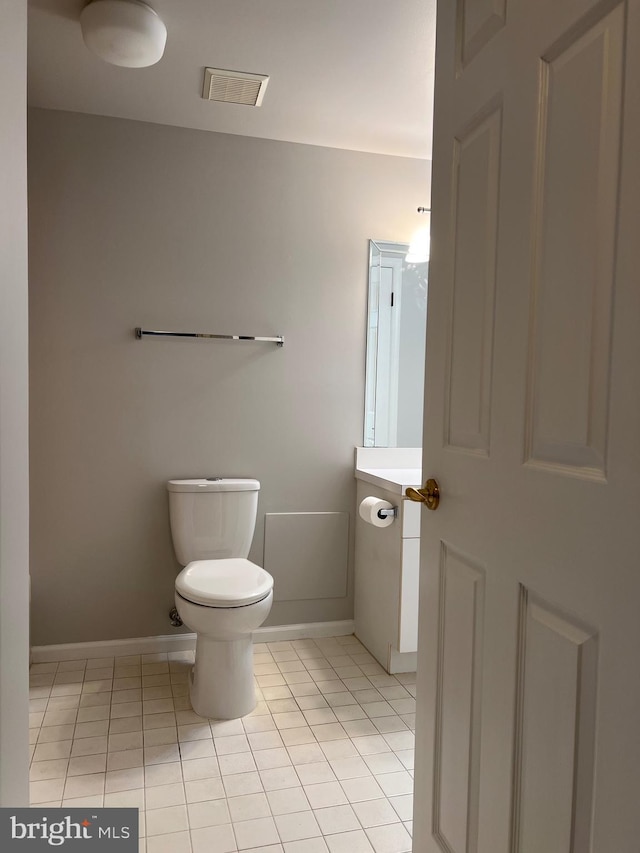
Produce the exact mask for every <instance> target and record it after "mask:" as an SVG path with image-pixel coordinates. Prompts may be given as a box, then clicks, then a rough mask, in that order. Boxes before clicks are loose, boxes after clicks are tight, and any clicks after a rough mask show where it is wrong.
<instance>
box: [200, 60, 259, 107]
mask: <svg viewBox="0 0 640 853" xmlns="http://www.w3.org/2000/svg"><path fill="white" fill-rule="evenodd" d="M268 82H269V77H268V75H266V74H246V73H245V72H243V71H223V70H222V69H220V68H205V70H204V88H203V90H202V97H203V98H204V99H205V101H223V102H225V103H227V104H246V106H248V107H259V106H260V104H261V103H262V99H263V98H264V91H265V89H266V88H267V83H268Z"/></svg>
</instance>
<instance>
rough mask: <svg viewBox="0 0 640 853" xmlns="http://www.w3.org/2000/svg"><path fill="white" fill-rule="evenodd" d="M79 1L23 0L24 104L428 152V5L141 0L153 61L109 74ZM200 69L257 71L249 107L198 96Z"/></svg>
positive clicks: (400, 0)
mask: <svg viewBox="0 0 640 853" xmlns="http://www.w3.org/2000/svg"><path fill="white" fill-rule="evenodd" d="M84 5H85V0H30V4H29V103H30V105H31V106H35V107H44V108H47V109H56V110H71V111H73V112H82V113H93V114H97V115H106V116H116V117H118V118H127V119H137V120H139V121H149V122H156V123H159V124H168V125H177V126H179V127H190V128H197V129H200V130H213V131H218V132H221V133H233V134H240V135H242V136H256V137H261V138H265V139H278V140H285V141H289V142H302V143H308V144H312V145H323V146H329V147H332V148H346V149H351V150H356V151H370V152H377V153H381V154H393V155H397V156H406V157H420V158H430V157H431V131H432V110H433V71H434V52H435V6H436V0H394V2H389V0H150V5H151V6H152V7H153V8H154V9H155V10H156V12H158V14H159V15H160V17H161V18H162V19H163V20H164V22H165V24H166V25H167V30H168V38H167V47H166V51H165V54H164V57H163V58H162V59H161V60H160V62H159V63H158V64H157V65H154V66H152V67H150V68H136V69H127V68H118V67H115V66H112V65H108V64H107V63H105V62H103V61H102V60H100V59H98V58H97V57H95V56H93V54H91V53H90V52H89V51H88V50H87V48H86V47H85V45H84V42H83V41H82V35H81V32H80V24H79V23H78V16H79V13H80V10H81V9H82V7H83V6H84ZM205 66H212V67H215V68H223V69H229V70H236V71H248V72H252V73H257V74H269V75H270V80H269V85H268V87H267V91H266V95H265V99H264V102H263V105H262V106H261V107H259V108H253V107H247V106H240V105H236V104H220V103H212V102H208V101H204V100H203V99H202V98H201V92H202V81H203V74H204V68H205Z"/></svg>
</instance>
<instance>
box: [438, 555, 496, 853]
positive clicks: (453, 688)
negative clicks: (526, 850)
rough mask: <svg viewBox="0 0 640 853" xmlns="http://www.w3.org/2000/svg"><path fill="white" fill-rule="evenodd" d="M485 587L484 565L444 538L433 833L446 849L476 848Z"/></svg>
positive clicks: (455, 852) (456, 852)
mask: <svg viewBox="0 0 640 853" xmlns="http://www.w3.org/2000/svg"><path fill="white" fill-rule="evenodd" d="M484 586H485V571H484V568H483V567H482V566H480V565H479V564H478V563H476V561H474V560H473V559H472V558H470V557H468V556H466V555H464V554H462V552H460V551H458V550H456V549H455V548H453V547H452V546H451V545H448V544H446V543H444V542H442V543H441V548H440V596H439V628H438V674H437V682H436V698H435V704H436V726H435V749H434V752H435V756H434V780H433V781H434V783H433V800H434V802H433V830H432V832H433V837H434V838H435V840H436V841H437V843H438V844H439V846H440V849H441V850H442V851H443V853H475V851H476V850H477V836H478V805H479V794H480V791H479V782H480V709H481V698H482V643H483V623H484Z"/></svg>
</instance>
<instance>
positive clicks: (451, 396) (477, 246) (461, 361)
mask: <svg viewBox="0 0 640 853" xmlns="http://www.w3.org/2000/svg"><path fill="white" fill-rule="evenodd" d="M501 133H502V104H501V102H500V101H499V100H498V99H494V100H492V101H491V102H490V103H489V104H487V105H486V106H485V108H484V109H483V110H482V111H481V112H480V113H479V114H478V116H476V118H475V119H474V120H473V121H472V122H471V123H470V124H469V125H467V127H465V128H464V129H463V130H462V131H461V132H460V133H458V134H457V135H456V136H455V138H454V142H453V164H452V198H453V210H452V232H453V241H452V251H453V263H452V269H453V287H452V296H451V309H450V310H451V316H450V321H449V329H448V336H449V340H448V345H447V366H446V383H445V389H446V400H445V421H444V432H445V434H444V444H445V447H447V448H449V449H453V450H462V451H465V452H467V453H473V454H475V455H478V456H484V457H488V456H489V454H490V423H491V385H492V367H493V337H494V327H495V290H496V258H497V252H498V203H499V192H500V148H501Z"/></svg>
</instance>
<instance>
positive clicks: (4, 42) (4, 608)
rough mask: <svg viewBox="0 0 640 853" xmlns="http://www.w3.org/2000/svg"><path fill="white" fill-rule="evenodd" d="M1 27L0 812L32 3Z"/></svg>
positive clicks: (23, 308) (21, 367) (16, 482)
mask: <svg viewBox="0 0 640 853" xmlns="http://www.w3.org/2000/svg"><path fill="white" fill-rule="evenodd" d="M0 21H1V22H2V24H1V25H0V104H1V105H2V106H1V107H0V110H1V114H0V120H1V121H2V132H1V133H0V756H1V760H0V806H27V805H29V739H28V709H29V690H28V685H29V574H28V571H29V475H28V469H29V456H28V453H29V448H28V445H27V427H28V411H27V406H28V373H27V355H28V353H27V162H26V156H25V144H26V130H27V128H26V118H27V116H26V109H27V108H26V103H27V92H26V76H27V4H26V3H15V2H14V0H0Z"/></svg>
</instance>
